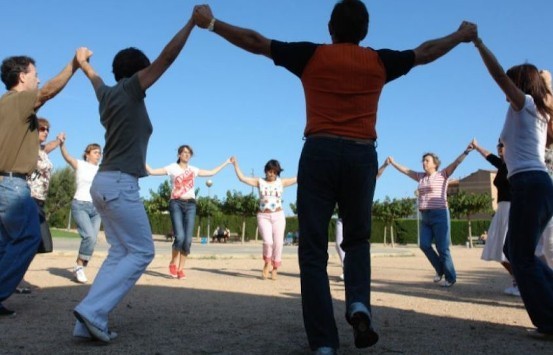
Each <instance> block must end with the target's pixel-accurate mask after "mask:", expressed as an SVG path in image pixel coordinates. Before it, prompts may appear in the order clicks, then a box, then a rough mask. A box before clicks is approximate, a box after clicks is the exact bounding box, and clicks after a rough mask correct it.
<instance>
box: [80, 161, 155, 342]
mask: <svg viewBox="0 0 553 355" xmlns="http://www.w3.org/2000/svg"><path fill="white" fill-rule="evenodd" d="M138 191H139V187H138V179H137V178H136V177H134V176H131V175H128V174H125V173H122V172H119V171H103V172H102V171H100V172H98V173H97V174H96V176H95V177H94V181H93V182H92V187H91V189H90V194H91V195H92V200H93V202H94V207H96V209H97V210H98V212H99V213H100V216H101V217H102V222H103V224H104V230H105V232H106V239H107V242H108V243H109V244H110V248H109V251H108V256H107V257H106V260H105V261H104V263H103V264H102V266H101V267H100V270H99V271H98V274H97V275H96V278H95V279H94V283H93V284H92V286H91V287H90V290H89V291H88V294H87V295H86V297H85V298H84V299H83V300H82V301H81V303H79V304H78V305H77V307H76V308H75V310H76V311H77V312H79V313H80V314H81V315H82V316H83V317H85V318H86V319H88V320H89V321H90V322H91V323H92V324H93V325H94V326H96V327H97V328H99V329H101V330H103V331H105V332H107V330H108V316H109V313H110V312H111V311H112V310H113V309H114V308H115V307H116V306H117V305H118V304H119V302H121V300H122V299H123V297H125V296H126V295H127V293H128V292H129V291H130V290H131V288H132V287H133V286H134V284H135V283H136V281H137V280H138V278H139V277H140V276H141V275H142V274H143V273H144V270H146V267H147V266H148V265H149V264H150V262H151V261H152V259H153V258H154V242H153V239H152V230H151V228H150V222H149V220H148V216H147V215H146V211H145V209H144V203H143V202H142V200H141V199H140V195H139V193H138ZM75 327H76V328H75V333H76V334H83V332H85V333H86V329H85V328H84V326H83V325H82V323H79V322H78V321H77V322H76V325H75ZM83 328H84V329H83Z"/></svg>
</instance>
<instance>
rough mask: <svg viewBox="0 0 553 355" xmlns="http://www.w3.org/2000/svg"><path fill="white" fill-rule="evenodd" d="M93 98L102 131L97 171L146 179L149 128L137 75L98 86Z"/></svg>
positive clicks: (150, 126) (144, 95)
mask: <svg viewBox="0 0 553 355" xmlns="http://www.w3.org/2000/svg"><path fill="white" fill-rule="evenodd" d="M96 97H97V98H98V101H99V102H100V122H101V123H102V126H104V128H105V129H106V134H105V139H106V146H105V148H104V157H103V159H102V163H101V164H100V169H99V171H121V172H124V173H127V174H130V175H133V176H136V177H142V176H146V175H148V174H147V172H146V168H145V166H144V165H145V162H146V152H147V150H148V141H149V139H150V135H151V134H152V131H153V127H152V123H151V122H150V118H149V117H148V112H147V110H146V105H145V103H144V98H145V97H146V93H145V92H144V90H142V88H141V87H140V82H139V81H138V75H137V74H135V75H133V76H132V77H130V78H124V79H121V80H119V82H118V83H117V84H116V85H115V86H111V87H110V86H107V85H102V86H100V87H99V88H98V89H97V90H96Z"/></svg>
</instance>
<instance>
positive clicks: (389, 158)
mask: <svg viewBox="0 0 553 355" xmlns="http://www.w3.org/2000/svg"><path fill="white" fill-rule="evenodd" d="M386 163H387V164H394V158H392V157H391V156H390V157H388V158H386Z"/></svg>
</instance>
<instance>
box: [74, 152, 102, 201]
mask: <svg viewBox="0 0 553 355" xmlns="http://www.w3.org/2000/svg"><path fill="white" fill-rule="evenodd" d="M97 172H98V165H94V164H90V163H89V162H86V161H84V160H77V170H76V171H75V180H76V182H77V191H75V196H73V198H74V199H75V200H79V201H87V202H92V196H90V186H92V180H94V176H96V173H97Z"/></svg>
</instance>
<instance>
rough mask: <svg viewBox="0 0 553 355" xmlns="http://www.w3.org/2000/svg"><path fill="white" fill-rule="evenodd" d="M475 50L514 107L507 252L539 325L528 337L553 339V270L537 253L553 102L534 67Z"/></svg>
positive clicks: (506, 134) (507, 133)
mask: <svg viewBox="0 0 553 355" xmlns="http://www.w3.org/2000/svg"><path fill="white" fill-rule="evenodd" d="M474 45H475V46H476V48H477V49H478V52H479V53H480V56H481V57H482V60H483V62H484V64H485V65H486V67H487V69H488V71H489V73H490V75H491V76H492V78H493V79H494V80H495V82H496V83H497V85H498V86H499V88H500V89H501V91H503V93H504V94H505V96H506V97H507V101H508V102H509V109H508V110H507V115H506V118H505V123H504V124H503V130H502V131H501V136H500V137H501V141H502V142H503V144H504V145H505V152H504V159H505V164H507V170H508V174H507V178H508V179H509V183H510V185H511V209H510V211H509V229H508V231H507V237H506V239H505V246H504V249H503V251H504V253H505V255H506V256H507V258H508V259H509V261H510V262H511V267H512V269H513V274H514V276H515V279H516V281H517V284H518V288H519V291H520V295H521V297H522V301H523V302H524V306H525V307H526V311H527V312H528V315H529V316H530V319H531V320H532V323H533V324H534V325H535V326H536V329H532V330H531V331H530V333H529V334H530V335H531V336H534V337H537V338H540V339H549V340H551V339H553V270H551V269H550V268H549V267H548V266H547V265H546V263H544V262H543V261H542V260H540V259H539V258H538V257H536V255H535V252H536V246H537V244H538V241H539V239H540V237H541V235H542V233H543V231H544V230H545V228H546V226H547V224H548V223H549V221H550V219H551V217H552V216H553V183H552V181H551V178H550V177H549V175H548V173H547V169H546V166H545V145H546V141H547V136H548V134H549V135H550V136H551V135H552V133H553V129H552V128H553V123H552V120H551V118H552V117H553V97H552V95H551V92H550V91H549V88H548V87H547V84H546V82H545V80H544V78H542V77H541V76H540V72H539V70H538V69H537V68H536V67H535V66H534V65H532V64H528V63H527V64H522V65H516V66H514V67H512V68H510V69H509V70H507V72H505V71H504V70H503V68H502V67H501V65H500V64H499V62H498V61H497V59H496V58H495V56H494V55H493V53H492V52H491V51H490V50H489V49H488V48H487V47H486V46H485V45H484V43H483V42H482V40H481V39H480V38H477V39H475V40H474Z"/></svg>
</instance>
